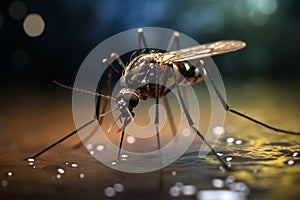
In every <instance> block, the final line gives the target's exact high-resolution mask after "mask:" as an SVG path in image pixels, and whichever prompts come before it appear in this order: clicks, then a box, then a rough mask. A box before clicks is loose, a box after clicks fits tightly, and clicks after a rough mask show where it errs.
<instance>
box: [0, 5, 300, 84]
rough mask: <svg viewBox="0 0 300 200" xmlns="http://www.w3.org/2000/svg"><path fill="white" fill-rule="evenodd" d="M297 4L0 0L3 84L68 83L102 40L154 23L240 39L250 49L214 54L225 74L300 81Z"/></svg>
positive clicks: (207, 37) (209, 37)
mask: <svg viewBox="0 0 300 200" xmlns="http://www.w3.org/2000/svg"><path fill="white" fill-rule="evenodd" d="M299 9H300V2H299V1H296V0H289V1H277V0H243V1H240V0H227V1H217V0H209V1H208V0H201V1H200V0H191V1H176V3H174V1H172V0H164V1H159V0H153V1H147V2H144V1H136V0H127V1H123V0H115V1H109V0H107V1H104V0H99V1H96V0H86V1H83V0H54V1H53V0H44V1H33V0H32V1H30V0H20V1H19V0H17V1H5V0H3V1H1V2H0V84H1V88H3V87H6V86H9V85H18V86H20V87H21V86H26V85H29V86H30V87H33V88H35V87H43V86H46V87H49V84H52V80H54V79H55V80H59V81H60V82H63V83H66V84H72V83H73V81H74V79H75V76H76V73H77V70H78V68H79V67H80V64H81V63H82V61H83V60H84V58H85V57H86V56H87V54H88V53H89V52H90V51H91V50H92V49H93V48H94V47H95V46H96V45H98V44H99V43H100V42H102V41H104V40H105V39H106V38H108V37H110V36H113V35H114V34H117V33H119V32H121V31H125V30H128V29H132V28H138V27H146V26H156V27H165V28H169V29H174V30H177V31H179V32H182V33H185V34H187V35H189V36H190V37H192V38H194V39H195V40H196V41H198V42H199V43H205V42H210V41H214V40H219V39H239V40H243V41H245V42H246V43H247V45H248V46H247V48H246V49H244V50H242V51H240V52H236V53H234V54H231V55H224V56H219V57H217V58H215V62H216V63H217V65H218V66H219V68H220V71H221V73H222V75H223V78H225V79H228V80H231V79H241V78H242V79H251V78H262V79H270V80H274V81H278V80H282V79H295V80H296V79H298V78H299V75H300V69H299V66H298V62H299V61H298V58H299V56H300V37H299V35H300V12H299V11H300V10H299ZM99 57H100V55H99Z"/></svg>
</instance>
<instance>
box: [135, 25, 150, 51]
mask: <svg viewBox="0 0 300 200" xmlns="http://www.w3.org/2000/svg"><path fill="white" fill-rule="evenodd" d="M137 33H138V39H139V46H138V47H139V49H141V48H142V44H143V46H144V48H148V45H147V42H146V39H145V35H144V30H143V29H142V28H139V29H138V30H137Z"/></svg>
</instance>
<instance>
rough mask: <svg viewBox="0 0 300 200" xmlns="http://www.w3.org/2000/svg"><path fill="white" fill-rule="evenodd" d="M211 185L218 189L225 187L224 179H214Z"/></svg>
mask: <svg viewBox="0 0 300 200" xmlns="http://www.w3.org/2000/svg"><path fill="white" fill-rule="evenodd" d="M211 184H212V185H213V186H214V187H216V188H221V187H224V181H223V180H222V179H217V178H216V179H213V180H212V181H211Z"/></svg>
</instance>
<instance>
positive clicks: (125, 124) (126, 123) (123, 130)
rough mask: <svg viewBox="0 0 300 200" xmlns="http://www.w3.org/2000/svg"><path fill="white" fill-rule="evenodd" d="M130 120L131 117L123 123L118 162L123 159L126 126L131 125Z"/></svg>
mask: <svg viewBox="0 0 300 200" xmlns="http://www.w3.org/2000/svg"><path fill="white" fill-rule="evenodd" d="M130 120H131V117H127V118H126V119H125V120H124V122H123V126H122V135H121V140H120V144H119V151H118V159H117V161H118V162H119V161H120V158H121V152H122V146H123V140H124V135H125V129H126V126H127V125H128V124H129V122H130Z"/></svg>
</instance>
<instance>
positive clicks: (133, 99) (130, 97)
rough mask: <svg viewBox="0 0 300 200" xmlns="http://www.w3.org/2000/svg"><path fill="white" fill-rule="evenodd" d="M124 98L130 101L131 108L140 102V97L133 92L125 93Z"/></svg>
mask: <svg viewBox="0 0 300 200" xmlns="http://www.w3.org/2000/svg"><path fill="white" fill-rule="evenodd" d="M123 99H124V101H125V102H128V105H129V108H134V107H136V106H137V105H138V104H139V97H138V96H137V95H135V94H132V93H125V94H124V96H123Z"/></svg>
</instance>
